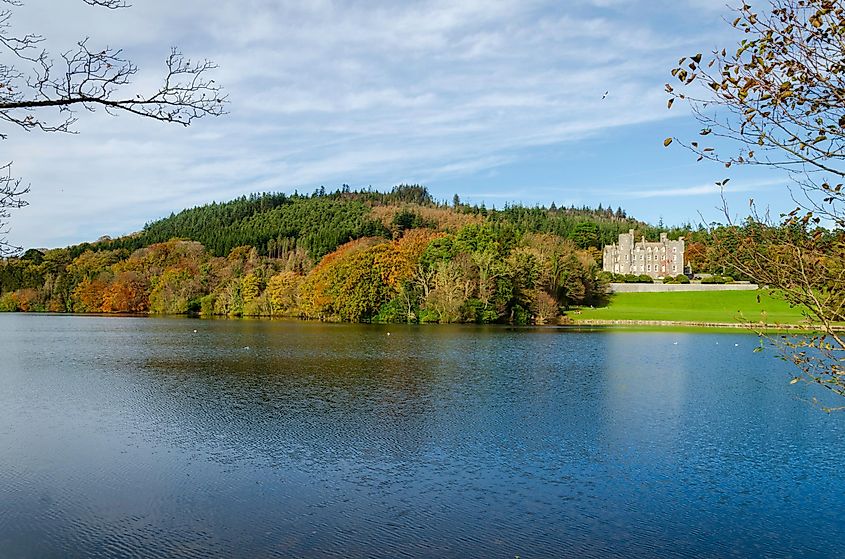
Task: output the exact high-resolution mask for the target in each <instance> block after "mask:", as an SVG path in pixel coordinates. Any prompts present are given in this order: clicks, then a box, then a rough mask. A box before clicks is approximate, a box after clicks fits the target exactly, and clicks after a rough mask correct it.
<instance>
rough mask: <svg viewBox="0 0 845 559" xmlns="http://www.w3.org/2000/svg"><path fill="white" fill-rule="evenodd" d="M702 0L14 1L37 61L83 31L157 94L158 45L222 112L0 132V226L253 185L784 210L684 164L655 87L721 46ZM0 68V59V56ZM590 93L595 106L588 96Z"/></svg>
mask: <svg viewBox="0 0 845 559" xmlns="http://www.w3.org/2000/svg"><path fill="white" fill-rule="evenodd" d="M730 15H731V12H730V11H729V9H728V8H727V7H726V6H725V5H724V4H722V3H721V2H720V1H719V0H641V1H637V0H550V1H544V0H501V1H497V0H460V1H455V0H452V1H445V0H422V1H412V0H409V1H403V2H378V1H364V0H349V1H346V2H340V1H330V0H309V1H308V2H293V1H290V2H288V1H284V0H231V1H230V0H218V1H215V2H213V3H210V2H208V1H207V0H179V1H178V2H174V1H173V0H167V1H164V0H135V1H134V2H133V6H132V7H130V8H128V9H123V10H105V9H102V8H95V7H91V6H88V5H86V4H84V3H83V2H82V1H81V0H63V1H61V2H59V1H58V0H25V2H24V5H23V6H22V7H19V8H14V11H13V20H12V25H13V28H14V29H15V30H18V31H26V32H36V33H39V34H41V35H43V36H44V37H45V38H46V42H45V46H46V48H47V49H48V50H50V51H51V52H52V53H53V54H54V55H55V56H58V55H59V54H60V53H61V52H63V51H66V50H68V49H71V48H72V47H73V46H74V44H75V43H76V41H78V40H80V39H83V38H85V37H89V45H90V46H91V47H92V49H94V48H97V47H98V46H103V47H105V46H110V47H118V48H122V49H124V53H125V55H126V56H127V57H128V58H130V59H131V60H132V61H133V62H134V63H136V64H137V65H138V66H139V68H140V72H139V74H138V76H137V79H136V80H135V81H134V83H133V84H131V85H130V86H128V88H127V90H126V91H127V92H128V93H129V94H130V95H134V94H135V93H136V92H147V91H151V90H155V89H156V88H157V86H158V85H159V81H160V78H161V76H162V75H163V74H162V69H163V67H164V64H163V61H164V59H165V58H166V56H167V55H168V53H169V51H170V47H171V46H178V47H179V48H181V49H182V50H183V51H184V52H185V54H186V55H188V56H191V57H194V58H209V59H212V60H214V61H215V62H216V63H217V64H218V65H219V68H218V70H217V71H216V72H215V73H214V75H213V77H214V79H215V80H216V81H217V82H218V83H220V84H222V85H223V86H224V87H225V90H226V93H227V94H228V97H229V100H230V103H229V104H228V106H227V111H228V114H227V115H225V116H222V117H219V118H206V119H202V120H199V121H195V122H194V123H193V124H192V125H191V126H190V127H182V126H179V125H172V124H165V123H161V122H156V121H152V120H146V119H141V118H137V117H133V116H131V115H120V116H109V115H107V114H105V113H103V112H95V113H88V112H86V111H83V112H81V113H79V114H78V117H79V121H78V123H77V124H76V126H75V131H76V132H77V133H76V134H72V135H70V134H45V133H39V132H23V131H20V130H15V129H3V130H0V132H4V133H6V132H8V133H9V137H8V139H6V140H5V141H3V142H0V150H2V152H0V160H2V161H13V162H14V167H13V169H14V173H15V174H16V175H18V176H21V177H23V178H24V180H25V181H26V182H27V183H29V184H30V185H31V189H32V190H31V193H30V194H29V195H28V201H29V206H28V207H26V208H23V209H20V210H15V211H14V212H13V215H12V218H11V221H10V226H11V231H10V233H9V234H8V235H7V236H8V240H9V241H10V242H12V243H13V244H17V245H20V246H24V247H57V246H65V245H68V244H73V243H78V242H82V241H92V240H95V239H97V238H98V237H99V236H101V235H110V236H113V237H114V236H120V235H123V234H127V233H131V232H133V231H137V230H140V229H141V228H142V227H143V226H144V224H145V223H147V222H149V221H153V220H155V219H158V218H160V217H165V216H167V215H169V214H170V213H171V212H178V211H179V210H181V209H184V208H187V207H192V206H196V205H201V204H206V203H210V202H212V201H226V200H230V199H232V198H235V197H238V196H241V195H244V194H249V193H253V192H264V191H280V192H287V193H291V192H293V191H294V190H298V191H299V192H312V191H314V190H315V189H316V188H318V187H319V186H321V185H322V186H325V187H326V188H327V189H329V190H334V189H335V188H339V187H340V186H341V185H343V184H348V185H350V186H351V187H353V188H359V187H368V186H371V187H372V188H374V189H376V190H389V189H390V188H391V187H392V186H393V185H396V184H400V183H414V184H423V185H425V186H427V187H428V188H429V191H430V192H431V193H432V194H433V196H434V197H435V198H436V199H439V200H448V201H451V200H452V196H453V195H454V194H456V193H457V194H458V195H459V196H460V197H461V200H463V201H464V202H469V203H479V204H480V203H484V204H486V205H487V207H493V206H495V207H503V206H504V205H506V204H514V203H522V204H526V205H535V204H544V205H548V204H550V203H552V202H554V203H555V204H557V205H558V206H561V205H566V206H568V205H572V204H574V205H576V206H582V205H588V206H597V205H598V204H602V205H603V206H605V207H606V206H608V205H611V206H612V207H614V208H616V207H620V206H621V207H622V208H624V209H625V210H626V211H627V212H628V214H629V215H632V216H634V217H637V218H639V219H642V220H645V221H648V222H651V223H658V222H659V221H662V222H663V223H665V224H667V225H680V224H683V223H687V222H691V223H698V222H701V221H702V220H704V221H705V222H710V221H717V220H718V221H724V216H723V215H722V214H721V213H720V211H719V210H718V209H717V208H718V206H720V204H721V201H720V196H719V189H718V188H717V187H716V186H715V182H716V181H721V180H722V179H724V178H728V177H730V178H731V181H730V183H729V187H728V188H727V192H726V197H727V200H728V202H729V204H730V208H731V212H733V217H736V216H742V215H745V214H747V212H748V200H749V199H752V198H753V199H754V200H755V201H756V203H757V204H758V205H759V206H762V207H764V208H765V207H770V208H771V210H772V211H773V213H777V212H782V211H785V210H788V209H791V207H793V206H794V204H793V203H792V202H791V200H790V199H789V195H788V191H787V189H786V186H785V185H786V184H787V179H786V177H784V176H783V175H780V174H776V173H775V174H773V173H772V172H771V171H765V170H762V169H755V168H739V169H738V168H732V169H730V170H726V169H725V168H724V167H722V166H720V165H717V164H714V163H708V162H699V163H697V162H696V161H695V157H694V156H693V155H692V154H691V153H689V152H687V151H685V150H684V149H683V148H681V147H679V146H677V144H674V145H672V146H670V147H669V148H664V147H663V139H664V138H666V137H668V136H676V137H679V138H693V136H694V135H695V134H696V132H697V130H698V129H699V128H700V126H697V123H696V122H695V121H694V119H693V118H692V117H691V115H690V112H689V110H688V109H687V108H686V107H685V106H684V105H682V104H676V105H675V106H674V108H673V109H672V110H667V108H666V101H667V95H666V93H665V92H664V90H663V85H664V84H665V83H666V82H667V81H669V79H670V76H669V71H670V70H671V68H672V67H673V65H675V64H676V63H677V61H678V58H680V57H681V56H684V55H691V54H694V53H696V52H708V51H711V50H713V49H715V48H719V49H720V48H721V47H723V46H730V45H732V44H735V41H736V37H735V35H733V33H732V30H731V28H730V26H729V25H728V24H727V23H726V19H729V18H730ZM0 56H3V57H5V56H6V55H0ZM4 61H5V58H0V62H4ZM605 93H606V95H605Z"/></svg>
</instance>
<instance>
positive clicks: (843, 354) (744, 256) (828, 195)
mask: <svg viewBox="0 0 845 559" xmlns="http://www.w3.org/2000/svg"><path fill="white" fill-rule="evenodd" d="M761 4H762V6H760V4H758V5H757V6H752V3H750V2H743V3H742V4H741V5H740V6H739V7H737V8H736V9H735V13H734V16H733V19H732V26H733V27H734V28H735V29H736V30H737V31H739V32H740V33H741V35H742V37H743V38H742V39H741V40H740V42H739V44H738V45H737V46H736V47H733V48H730V49H727V48H726V49H721V50H717V51H714V52H712V53H710V54H709V55H702V54H695V55H693V56H687V57H684V58H682V59H681V60H680V61H679V65H678V66H677V67H676V68H674V69H673V70H672V76H673V77H674V82H673V83H671V84H667V85H666V91H667V92H668V93H669V106H670V107H671V106H672V104H673V103H674V102H675V101H677V100H679V101H683V102H686V103H688V105H689V107H690V108H691V109H692V111H693V114H694V115H695V116H696V117H697V119H698V120H699V121H700V122H701V124H702V126H703V128H702V130H701V132H700V137H699V138H697V139H695V140H689V141H685V140H678V139H676V138H667V139H666V141H665V144H666V145H667V146H668V145H669V144H671V143H672V142H673V141H678V142H679V143H682V144H683V145H685V146H686V147H687V148H688V149H690V150H692V151H693V152H694V153H695V154H696V155H697V156H698V158H699V160H701V159H707V160H711V161H716V162H719V163H722V164H724V166H725V167H731V166H733V165H757V166H763V167H769V168H774V169H780V170H782V171H783V172H784V173H786V174H788V176H789V177H790V178H791V180H792V185H793V186H792V188H791V189H790V195H791V197H792V199H793V200H794V201H795V209H794V210H792V211H791V212H788V213H786V214H784V215H783V216H782V220H781V222H780V223H777V222H774V223H773V222H771V221H770V220H769V219H767V218H766V216H765V215H763V216H761V215H759V214H758V213H757V212H752V217H751V218H750V219H749V220H748V222H746V223H743V224H738V225H739V227H737V228H730V227H729V228H724V229H723V230H722V231H723V232H724V233H725V234H723V235H722V236H721V237H718V236H716V237H715V240H716V241H717V244H721V245H722V246H723V247H725V246H726V243H733V247H734V249H733V250H723V251H722V252H723V254H724V255H726V256H727V257H729V258H730V259H731V260H730V262H731V264H732V265H733V266H734V267H735V268H736V269H738V270H740V271H741V272H743V273H744V274H746V275H748V276H749V277H751V278H753V279H755V280H757V281H758V282H759V283H761V284H764V285H767V286H769V287H771V288H773V289H776V292H777V293H780V294H782V295H783V296H784V297H785V298H786V299H787V300H788V301H790V302H791V303H793V304H795V305H800V306H802V307H803V308H805V309H807V312H808V313H809V315H810V318H811V319H813V321H814V322H815V323H817V324H819V325H820V326H821V328H822V334H821V335H819V336H816V337H812V338H797V339H791V340H782V341H779V347H781V348H782V350H783V352H784V355H785V357H786V358H787V359H789V360H791V361H793V362H794V363H796V365H798V367H799V368H800V370H801V372H802V375H800V376H798V377H796V379H795V380H796V381H797V380H799V379H803V380H807V381H810V382H815V383H818V384H820V385H822V386H824V387H826V388H829V389H831V390H833V391H835V392H837V393H839V394H843V395H845V376H843V375H845V368H843V363H845V338H843V336H842V334H841V332H839V331H838V330H837V324H836V323H837V322H839V321H841V320H842V318H843V317H842V308H843V304H845V275H843V266H842V261H843V257H845V237H843V233H842V229H843V228H845V190H843V181H845V134H843V131H845V6H843V4H842V2H839V1H834V0H769V1H768V2H765V3H761ZM726 182H727V180H723V181H720V182H719V183H717V184H719V185H722V186H724V184H725V183H726ZM726 215H728V214H727V213H726ZM737 235H739V238H737ZM823 241H824V242H823Z"/></svg>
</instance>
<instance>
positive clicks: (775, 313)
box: [567, 290, 804, 324]
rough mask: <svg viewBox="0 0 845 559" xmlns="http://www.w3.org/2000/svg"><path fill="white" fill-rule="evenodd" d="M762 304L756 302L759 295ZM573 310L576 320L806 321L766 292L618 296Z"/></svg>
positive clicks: (788, 322) (624, 294)
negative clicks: (602, 303)
mask: <svg viewBox="0 0 845 559" xmlns="http://www.w3.org/2000/svg"><path fill="white" fill-rule="evenodd" d="M758 295H759V296H760V302H759V303H758V302H757V296H758ZM580 311H581V314H576V313H574V312H572V311H569V312H568V313H567V316H568V317H569V318H572V319H574V320H576V321H578V320H585V319H594V320H675V321H684V322H743V321H753V322H758V321H760V320H765V322H767V323H768V324H797V323H800V322H803V321H804V316H803V315H802V314H801V311H800V310H799V309H793V308H790V307H789V305H788V304H787V303H786V302H785V301H783V300H781V299H778V298H776V297H772V296H771V295H769V294H768V292H766V291H763V290H757V291H704V292H695V291H681V292H675V293H617V294H615V295H612V296H611V300H610V305H608V306H607V307H603V308H595V309H591V308H589V307H587V308H582V309H580Z"/></svg>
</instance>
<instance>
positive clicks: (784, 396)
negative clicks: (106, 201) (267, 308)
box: [0, 315, 845, 557]
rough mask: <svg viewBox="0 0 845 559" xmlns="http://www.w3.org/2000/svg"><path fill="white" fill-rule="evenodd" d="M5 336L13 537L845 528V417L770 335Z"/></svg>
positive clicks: (715, 548)
mask: <svg viewBox="0 0 845 559" xmlns="http://www.w3.org/2000/svg"><path fill="white" fill-rule="evenodd" d="M195 330H196V331H195ZM388 334H389V335H388ZM0 335H2V338H0V339H2V340H3V342H2V343H3V349H4V351H3V355H4V360H3V361H2V362H0V386H1V387H2V389H1V390H2V391H0V550H2V553H0V555H3V556H10V557H51V556H53V557H64V556H86V557H89V556H94V557H112V556H121V555H143V556H147V557H155V556H160V557H170V556H174V555H178V556H185V557H208V556H262V557H267V556H279V557H290V556H308V557H349V556H367V557H397V556H414V557H419V556H427V557H444V556H491V557H492V556H498V557H513V556H515V555H519V556H520V557H550V556H586V557H607V556H626V557H631V556H633V557H637V556H639V557H651V556H655V555H661V556H675V557H685V556H689V557H692V556H725V555H735V556H741V557H748V556H769V557H790V556H797V555H801V556H818V557H836V556H839V555H841V553H840V551H841V550H842V549H845V527H843V520H845V518H843V516H845V514H843V505H842V495H843V489H845V474H843V473H842V472H843V471H845V470H843V468H842V466H843V464H842V461H843V458H842V457H843V456H845V453H843V450H845V443H843V442H842V441H843V437H842V433H843V427H845V423H843V422H844V421H845V419H843V416H842V415H836V414H834V415H826V414H823V413H821V412H820V411H818V409H816V408H813V407H812V406H809V405H808V404H807V403H806V402H805V401H804V400H805V399H806V398H810V397H812V396H813V395H817V393H815V392H813V389H812V387H807V386H803V385H794V386H789V385H787V380H788V375H787V374H786V370H785V367H786V365H784V364H782V363H780V362H779V361H777V360H775V359H773V358H772V356H771V355H765V354H763V355H761V354H754V353H752V352H751V350H752V348H753V346H754V344H755V343H756V339H754V338H753V337H748V336H745V335H736V334H682V333H624V332H622V333H620V332H610V331H608V332H592V333H579V332H571V331H565V330H555V329H507V328H498V327H490V328H475V327H455V328H452V327H447V326H431V327H425V326H420V327H407V326H356V325H327V324H314V323H298V322H267V321H198V320H183V319H138V318H100V317H68V316H32V315H2V316H0ZM736 344H739V345H736Z"/></svg>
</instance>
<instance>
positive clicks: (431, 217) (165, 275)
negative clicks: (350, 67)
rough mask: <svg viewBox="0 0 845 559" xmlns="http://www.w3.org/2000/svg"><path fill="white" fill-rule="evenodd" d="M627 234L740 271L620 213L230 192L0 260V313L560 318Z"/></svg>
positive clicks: (694, 234) (695, 241)
mask: <svg viewBox="0 0 845 559" xmlns="http://www.w3.org/2000/svg"><path fill="white" fill-rule="evenodd" d="M631 228H633V229H636V230H637V231H638V232H639V233H641V234H642V235H645V236H648V237H655V236H657V235H659V233H660V232H667V233H668V234H669V236H670V237H673V238H677V237H679V236H682V235H683V236H685V238H686V239H687V261H688V263H689V264H690V265H691V266H692V267H693V269H695V270H697V271H699V272H703V273H712V274H722V275H731V276H733V277H737V276H740V274H739V272H738V271H736V270H734V269H730V268H729V267H726V265H725V261H724V259H720V250H722V248H720V247H719V246H716V245H715V244H714V243H713V242H712V237H711V235H712V232H711V231H710V230H707V229H705V228H703V227H697V228H693V227H692V226H690V225H686V226H682V227H674V228H665V227H660V226H658V227H655V226H651V225H648V224H646V223H643V222H641V221H638V220H636V219H633V218H631V217H629V216H628V215H627V214H626V213H625V212H624V211H623V210H622V209H621V208H617V209H615V210H614V209H612V208H609V207H608V208H604V207H599V208H594V209H591V208H575V207H569V208H558V207H556V206H555V205H554V204H552V205H551V206H549V207H524V206H507V207H505V208H503V209H495V208H492V209H488V208H485V207H484V206H483V205H482V206H479V205H468V204H463V203H461V201H460V199H459V197H458V196H457V195H456V196H455V197H454V199H453V200H452V202H451V203H450V204H447V203H445V202H437V201H435V200H433V199H432V197H431V195H430V194H429V192H428V191H427V190H426V189H425V188H424V187H421V186H418V185H400V186H397V187H395V188H393V189H392V190H391V191H390V192H385V193H382V192H375V191H372V190H357V191H353V190H351V189H349V188H348V187H343V188H342V189H338V190H337V191H335V192H326V191H325V190H324V189H319V190H318V191H316V192H314V193H312V194H307V195H305V194H298V193H296V194H293V195H285V194H262V195H253V196H249V197H242V198H239V199H237V200H233V201H231V202H226V203H214V204H209V205H205V206H201V207H196V208H192V209H188V210H184V211H182V212H180V213H178V214H171V215H170V216H169V217H167V218H164V219H161V220H158V221H155V222H152V223H149V224H148V225H147V226H145V227H144V229H143V230H142V231H140V232H138V233H135V234H132V235H127V236H124V237H120V238H117V239H110V238H101V239H100V240H99V241H97V242H95V243H82V244H79V245H74V246H70V247H66V248H61V249H49V250H39V249H29V250H27V251H25V252H24V253H23V254H22V255H21V256H19V257H14V258H7V259H4V261H3V262H2V264H0V310H3V311H24V312H38V311H41V312H84V313H150V314H198V315H203V316H269V317H299V318H306V319H319V320H336V321H355V322H370V321H373V322H449V323H452V322H478V323H496V322H506V323H515V324H528V323H534V324H549V323H558V322H561V321H562V320H566V318H562V317H564V316H565V315H567V314H568V317H569V318H570V319H572V318H574V319H576V320H577V319H578V318H579V315H576V314H573V313H572V312H571V311H573V310H574V309H581V310H580V311H579V312H581V313H587V314H589V312H590V307H592V308H593V309H601V308H603V307H606V305H607V304H608V302H609V301H610V295H609V293H608V289H607V284H608V282H609V281H610V280H611V279H613V278H612V276H610V275H608V274H604V273H602V272H601V271H600V270H601V267H600V259H601V250H600V248H601V246H603V245H604V244H606V243H608V242H611V241H612V240H614V239H615V238H616V236H618V234H619V233H620V232H624V231H628V230H629V229H631ZM741 234H742V230H741V228H737V235H741ZM737 242H740V241H739V239H738V241H737ZM737 279H740V278H737ZM661 295H667V294H661ZM614 301H616V299H615V298H614ZM614 305H616V303H615V302H614ZM614 305H612V306H611V307H609V308H613V306H614ZM568 311H569V312H568ZM798 314H800V313H798ZM584 318H586V316H584Z"/></svg>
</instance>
